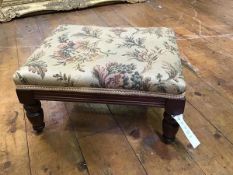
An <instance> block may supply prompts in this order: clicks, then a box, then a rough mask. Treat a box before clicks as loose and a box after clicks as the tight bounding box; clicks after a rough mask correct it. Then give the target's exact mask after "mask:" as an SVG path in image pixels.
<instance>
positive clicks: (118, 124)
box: [106, 105, 148, 175]
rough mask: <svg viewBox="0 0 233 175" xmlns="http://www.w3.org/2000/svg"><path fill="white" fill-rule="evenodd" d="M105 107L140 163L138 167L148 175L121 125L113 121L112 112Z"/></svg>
mask: <svg viewBox="0 0 233 175" xmlns="http://www.w3.org/2000/svg"><path fill="white" fill-rule="evenodd" d="M106 106H107V108H108V110H109V112H110V113H111V117H112V118H113V120H114V121H115V122H116V124H117V125H118V127H119V128H120V130H121V132H122V133H123V135H124V137H125V139H126V141H127V143H128V144H129V146H130V148H131V150H132V151H133V153H134V155H135V156H136V158H137V159H138V161H139V162H140V165H141V166H142V168H143V170H144V171H145V173H146V175H148V172H147V170H146V168H145V167H144V165H143V164H142V162H141V160H140V159H139V158H138V156H137V154H136V152H135V150H134V149H133V147H132V146H131V144H130V142H129V140H128V139H127V137H126V135H125V132H124V129H123V128H122V127H121V125H120V124H119V122H118V121H117V120H116V119H115V117H114V114H113V113H112V111H111V109H110V108H109V106H108V105H106Z"/></svg>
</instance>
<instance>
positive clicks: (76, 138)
mask: <svg viewBox="0 0 233 175" xmlns="http://www.w3.org/2000/svg"><path fill="white" fill-rule="evenodd" d="M64 106H65V109H66V113H67V114H68V120H70V123H71V127H72V130H74V131H76V130H75V128H74V126H73V122H72V119H71V118H70V112H69V111H68V109H67V106H66V103H64ZM74 136H75V140H76V142H77V144H78V147H79V149H80V153H81V155H82V158H83V160H84V162H85V163H86V164H87V161H86V160H85V157H84V154H83V152H82V148H81V146H80V143H79V141H78V137H77V135H76V132H75V133H74ZM86 167H87V168H86V170H87V174H89V175H91V174H90V171H89V169H88V165H87V166H86Z"/></svg>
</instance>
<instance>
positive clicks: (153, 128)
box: [0, 0, 233, 175]
mask: <svg viewBox="0 0 233 175" xmlns="http://www.w3.org/2000/svg"><path fill="white" fill-rule="evenodd" d="M232 7H233V1H231V0H219V1H216V0H210V1H205V0H199V1H196V0H194V1H189V0H181V1H176V2H174V1H172V0H163V1H162V0H156V1H154V0H152V1H150V2H146V3H142V4H116V5H110V6H103V7H96V8H91V9H85V10H81V11H72V12H61V13H54V14H47V15H40V16H33V17H27V18H21V19H17V20H14V21H12V22H9V23H2V24H0V74H1V76H0V82H2V83H1V85H0V98H1V101H0V105H1V108H0V117H1V122H0V175H5V174H6V175H8V174H9V175H24V174H25V175H40V174H42V175H43V174H49V175H50V174H58V175H60V174H71V175H72V174H80V175H134V174H135V175H136V174H137V175H144V174H148V175H156V174H171V175H176V174H185V175H186V174H193V175H196V174H198V175H201V174H204V175H231V174H233V164H232V160H233V127H232V125H233V117H232V115H233V81H232V79H233V73H232V66H233V56H232V55H233V22H232V21H233V8H232ZM60 24H83V25H101V26H144V27H150V26H165V27H172V28H173V29H174V30H175V32H176V34H177V40H178V45H179V48H180V51H181V53H182V55H183V56H184V57H186V58H187V59H188V60H189V61H190V63H191V64H193V65H194V66H195V67H196V68H198V70H199V71H198V72H197V73H196V74H195V73H193V72H191V71H190V70H188V69H186V68H185V69H184V75H185V79H186V82H187V105H186V109H185V118H186V121H187V123H188V124H189V125H190V127H191V128H192V129H193V131H194V132H195V133H196V135H197V136H198V138H199V139H200V141H201V145H200V146H199V147H198V148H197V149H195V150H194V149H192V147H191V145H190V144H189V143H188V141H187V140H186V138H185V137H184V135H183V133H182V132H181V131H179V133H178V136H177V141H176V142H175V143H174V144H172V145H165V144H163V143H162V142H161V140H160V137H161V133H162V131H161V120H162V112H163V111H162V110H161V109H156V108H151V107H150V108H146V107H134V106H120V105H105V104H101V105H94V104H85V103H63V102H43V103H42V106H43V107H44V111H45V121H46V128H45V130H44V133H43V134H41V135H36V134H35V133H34V132H33V131H32V128H31V125H30V123H29V122H28V121H27V120H25V114H24V111H23V109H22V106H21V105H20V104H19V103H18V100H17V98H16V94H15V92H14V89H15V87H14V83H13V82H12V78H11V77H12V74H13V73H14V71H15V70H16V69H17V68H18V67H19V66H20V65H22V64H23V63H24V62H25V60H26V59H27V57H28V56H29V55H30V54H31V53H32V52H33V51H34V50H35V49H36V48H37V47H38V46H39V45H40V44H41V43H42V42H43V40H44V39H45V38H46V37H47V36H49V35H50V34H51V32H52V31H53V29H54V28H56V27H57V26H58V25H60Z"/></svg>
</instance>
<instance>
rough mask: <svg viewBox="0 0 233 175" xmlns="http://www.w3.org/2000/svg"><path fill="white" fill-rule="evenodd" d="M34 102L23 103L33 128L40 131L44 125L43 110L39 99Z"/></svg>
mask: <svg viewBox="0 0 233 175" xmlns="http://www.w3.org/2000/svg"><path fill="white" fill-rule="evenodd" d="M34 102H35V103H34V104H24V109H25V111H26V115H27V118H28V120H29V121H30V122H31V124H32V127H33V129H34V130H35V131H37V132H42V131H43V129H44V127H45V123H44V112H43V109H42V108H41V103H40V101H39V100H35V101H34Z"/></svg>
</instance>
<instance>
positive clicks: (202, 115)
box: [187, 100, 233, 146]
mask: <svg viewBox="0 0 233 175" xmlns="http://www.w3.org/2000/svg"><path fill="white" fill-rule="evenodd" d="M187 102H188V103H189V104H190V105H191V106H192V107H193V108H194V109H195V110H196V111H198V112H199V114H200V115H201V116H202V117H203V118H204V119H205V120H206V121H207V122H208V123H209V124H210V125H211V126H212V127H214V128H215V129H216V131H218V132H220V134H221V135H222V136H223V137H224V138H225V139H226V140H227V141H228V142H229V143H230V144H231V145H232V146H233V143H232V142H231V140H229V139H228V138H227V137H226V136H225V135H224V134H223V133H222V131H221V130H220V129H218V128H217V127H216V126H215V125H214V124H213V123H212V122H211V121H210V120H209V119H208V118H206V117H205V115H204V114H203V113H202V112H201V111H200V110H198V108H196V106H194V105H193V104H192V103H191V102H190V101H189V100H187Z"/></svg>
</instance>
